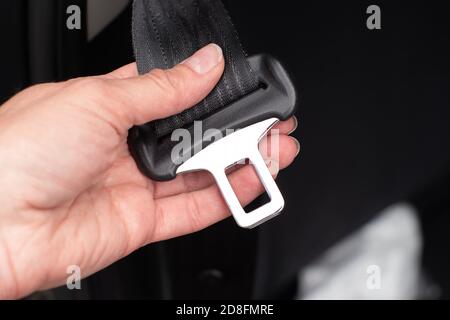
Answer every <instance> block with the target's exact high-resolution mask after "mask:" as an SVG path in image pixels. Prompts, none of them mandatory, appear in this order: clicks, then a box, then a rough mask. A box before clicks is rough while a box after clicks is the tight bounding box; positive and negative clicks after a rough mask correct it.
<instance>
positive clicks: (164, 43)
mask: <svg viewBox="0 0 450 320" xmlns="http://www.w3.org/2000/svg"><path fill="white" fill-rule="evenodd" d="M132 33H133V46H134V51H135V57H136V62H137V66H138V70H139V73H140V74H145V73H147V72H149V71H151V70H152V69H155V68H162V69H167V68H171V67H173V66H175V65H176V64H178V63H180V62H181V61H183V60H185V59H186V58H188V57H189V56H191V55H192V54H193V53H194V52H195V51H197V50H198V49H200V48H201V47H203V46H205V45H207V44H209V43H212V42H213V43H216V44H218V45H219V46H220V47H221V48H222V50H223V53H224V58H225V71H224V74H223V76H222V78H221V80H220V81H219V83H218V84H217V86H216V87H215V88H214V89H213V91H212V92H211V93H210V94H209V95H208V96H207V97H206V98H205V99H204V100H203V101H201V102H200V103H199V104H197V105H196V106H194V107H193V108H190V109H188V110H185V111H183V112H181V113H179V114H177V115H174V116H171V117H169V118H166V119H162V120H157V121H153V122H150V123H147V124H145V125H142V126H137V127H134V128H132V129H131V130H130V134H129V141H128V142H129V146H130V151H131V154H132V155H133V157H134V158H135V160H136V163H137V165H138V167H139V169H140V170H141V171H142V172H143V173H144V174H145V175H146V176H148V177H149V178H152V179H155V180H163V181H164V180H170V179H174V178H175V176H176V175H177V174H180V173H184V172H191V171H197V170H207V171H209V172H211V173H212V175H213V176H214V178H215V180H216V183H217V184H218V187H219V189H220V191H221V193H222V195H223V197H224V199H225V201H226V203H227V204H228V206H229V208H230V211H231V212H232V214H233V216H234V218H235V220H236V222H237V223H238V225H240V226H241V227H246V228H252V227H255V226H257V225H259V224H260V223H262V222H264V221H266V220H268V219H270V218H272V217H274V216H275V215H277V214H278V213H280V212H281V210H282V208H283V206H284V200H283V197H282V195H281V193H280V191H279V189H278V187H277V186H276V184H275V182H274V180H273V178H272V176H271V174H270V171H269V169H268V168H267V166H266V164H265V161H264V160H263V158H262V156H261V154H260V152H259V150H258V142H259V141H260V139H261V138H262V137H263V136H264V135H265V134H266V133H267V132H268V130H269V129H270V128H271V127H272V126H273V125H274V124H275V123H277V122H278V121H280V120H287V119H288V118H289V117H290V116H291V115H292V114H293V112H294V108H295V105H296V93H295V89H294V87H293V85H292V82H291V81H290V79H289V76H288V74H287V73H286V71H285V70H284V68H283V67H282V66H281V64H280V63H279V62H278V61H277V60H275V59H274V58H272V57H270V56H267V55H259V56H254V57H250V58H246V55H245V53H244V51H243V49H242V47H241V44H240V41H239V39H238V36H237V33H236V30H235V28H234V26H233V24H232V22H231V18H230V17H229V15H228V13H227V11H226V9H225V7H224V5H223V4H222V2H221V1H220V0H135V1H134V3H133V27H132ZM198 121H201V127H202V129H203V132H202V134H200V136H199V135H198V134H196V132H195V131H196V130H197V129H198ZM180 128H183V129H185V130H187V132H189V134H190V137H192V140H191V142H190V143H189V145H187V146H186V145H185V144H183V146H184V147H183V149H182V150H181V152H179V153H174V152H173V150H175V149H174V147H175V146H176V145H177V144H178V143H179V141H178V140H176V139H174V138H173V137H172V133H173V132H174V130H176V129H180ZM237 129H239V130H237ZM230 130H236V131H233V133H231V134H227V133H229V132H230ZM218 133H220V134H218ZM245 159H249V160H250V162H251V163H252V164H253V165H254V167H255V169H256V172H257V174H258V176H259V178H260V180H261V182H262V184H263V185H264V187H265V189H266V191H267V193H268V195H269V198H270V202H268V203H266V204H265V205H263V206H261V207H259V208H257V209H255V210H254V211H252V212H250V213H246V212H245V211H244V209H243V208H242V206H241V205H240V203H239V201H238V199H237V197H236V194H235V193H234V191H233V189H232V187H231V185H230V183H229V181H228V178H227V176H226V173H225V170H226V169H227V168H228V167H230V166H232V165H234V164H236V163H238V162H239V161H241V160H245Z"/></svg>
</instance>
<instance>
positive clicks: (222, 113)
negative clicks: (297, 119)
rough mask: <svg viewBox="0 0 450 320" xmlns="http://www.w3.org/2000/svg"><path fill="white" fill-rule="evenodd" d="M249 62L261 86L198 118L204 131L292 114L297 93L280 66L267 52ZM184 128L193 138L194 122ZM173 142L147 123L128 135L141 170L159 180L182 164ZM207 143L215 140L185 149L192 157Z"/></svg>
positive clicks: (174, 171)
mask: <svg viewBox="0 0 450 320" xmlns="http://www.w3.org/2000/svg"><path fill="white" fill-rule="evenodd" d="M248 61H249V63H250V66H251V67H252V69H253V71H254V72H255V73H256V75H257V76H258V78H259V81H260V83H261V86H260V88H259V89H257V90H255V91H253V92H251V93H250V94H248V95H246V96H244V97H242V98H241V99H240V100H238V101H235V102H234V103H232V104H230V105H229V106H227V107H225V108H222V109H220V110H218V111H216V112H214V113H212V114H209V115H208V116H207V117H206V118H204V119H201V120H202V127H203V130H204V131H206V130H208V129H217V130H219V131H221V132H222V134H224V135H225V133H226V131H227V129H233V130H236V129H240V128H244V127H247V126H250V125H252V124H255V123H257V122H260V121H263V120H266V119H269V118H277V119H279V120H287V119H288V118H289V117H291V116H292V115H293V113H294V110H295V107H296V102H297V95H296V92H295V89H294V86H293V84H292V82H291V80H290V78H289V76H288V74H287V72H286V70H285V69H284V68H283V66H282V65H281V64H280V63H279V62H278V61H277V60H276V59H275V58H273V57H271V56H268V55H256V56H252V57H249V58H248ZM186 129H187V130H189V131H190V133H191V136H192V137H195V135H194V126H193V125H191V126H190V127H187V128H186ZM176 143H178V142H177V141H175V142H174V141H171V136H170V135H168V136H166V137H162V138H159V139H157V138H156V137H155V135H154V133H153V132H152V130H151V129H150V128H149V126H148V125H142V126H137V127H134V128H132V129H131V130H130V133H129V137H128V144H129V148H130V151H131V154H132V156H133V158H134V159H135V161H136V163H137V165H138V167H139V169H140V170H141V172H143V173H144V174H145V175H146V176H147V177H149V178H151V179H154V180H159V181H164V180H171V179H173V178H175V176H176V171H177V168H178V167H179V166H180V165H181V163H182V160H181V157H182V155H179V156H180V159H173V158H172V157H173V155H172V154H171V150H172V147H173V146H174V145H175V144H176ZM210 143H214V142H211V141H210V140H209V139H204V138H201V139H197V140H194V141H192V144H191V148H190V149H189V150H185V151H187V152H188V154H190V155H192V156H193V155H194V154H195V152H194V151H195V150H199V149H201V148H205V147H207V146H208V145H209V144H210ZM199 146H201V148H199ZM184 159H185V158H184ZM173 160H176V161H173ZM185 160H186V159H185Z"/></svg>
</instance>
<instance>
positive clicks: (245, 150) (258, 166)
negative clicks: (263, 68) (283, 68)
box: [177, 118, 284, 228]
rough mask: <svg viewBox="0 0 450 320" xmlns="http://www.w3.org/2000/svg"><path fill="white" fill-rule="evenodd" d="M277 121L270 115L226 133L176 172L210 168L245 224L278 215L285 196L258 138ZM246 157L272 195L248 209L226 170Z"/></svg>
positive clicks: (245, 226)
mask: <svg viewBox="0 0 450 320" xmlns="http://www.w3.org/2000/svg"><path fill="white" fill-rule="evenodd" d="M278 121H279V120H278V119H277V118H270V119H267V120H264V121H261V122H258V123H255V124H253V125H250V126H247V127H245V128H243V129H240V130H238V131H235V132H233V133H231V134H229V135H227V136H225V137H223V138H222V139H220V140H218V141H216V142H214V143H212V144H210V145H208V146H207V147H206V148H205V149H203V150H201V151H200V152H198V153H196V154H195V155H194V156H193V157H191V158H190V159H188V160H187V161H185V162H184V163H183V164H182V165H180V166H179V167H178V169H177V174H179V173H184V172H191V171H197V170H207V171H209V172H211V174H212V175H213V176H214V179H215V180H216V182H217V185H218V186H219V189H220V191H221V193H222V195H223V197H224V199H225V201H226V203H227V204H228V207H229V208H230V211H231V213H232V214H233V216H234V219H235V220H236V222H237V224H238V225H239V226H241V227H243V228H253V227H256V226H257V225H259V224H261V223H263V222H265V221H267V220H269V219H271V218H273V217H275V216H276V215H277V214H279V213H280V211H281V210H282V209H283V207H284V199H283V196H282V195H281V192H280V190H279V189H278V186H277V184H276V183H275V181H274V179H273V177H272V175H271V173H270V171H269V169H268V168H267V166H266V163H265V161H264V159H263V157H262V155H261V153H260V152H259V149H258V143H259V141H260V140H261V139H262V138H263V137H264V135H265V134H266V133H267V132H268V131H269V130H270V128H271V127H272V126H273V125H274V124H275V123H277V122H278ZM244 159H249V160H250V163H251V164H252V165H253V166H254V168H255V171H256V172H257V174H258V176H259V179H260V181H261V182H262V184H263V186H264V188H265V189H266V192H267V194H268V195H269V198H270V202H268V203H266V204H264V205H262V206H261V207H259V208H257V209H255V210H253V211H252V212H249V213H246V212H245V210H244V208H243V207H242V206H241V204H240V202H239V200H238V198H237V196H236V194H235V192H234V190H233V188H232V187H231V184H230V182H229V180H228V178H227V176H226V172H225V171H226V169H227V168H229V167H231V166H233V165H234V164H236V163H238V162H239V161H241V160H244Z"/></svg>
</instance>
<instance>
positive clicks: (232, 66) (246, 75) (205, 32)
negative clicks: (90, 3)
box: [132, 0, 259, 137]
mask: <svg viewBox="0 0 450 320" xmlns="http://www.w3.org/2000/svg"><path fill="white" fill-rule="evenodd" d="M133 6H134V7H133V30H132V32H133V45H134V50H135V56H136V61H137V65H138V70H139V73H140V74H144V73H147V72H149V71H151V70H152V69H155V68H161V69H167V68H171V67H173V66H175V65H176V64H178V63H180V62H181V61H183V60H185V59H186V58H188V57H189V56H191V55H192V54H193V53H194V52H195V51H197V50H198V49H200V48H202V47H203V46H205V45H207V44H209V43H216V44H217V45H219V46H220V47H221V48H222V50H223V53H224V57H225V71H224V74H223V76H222V78H221V80H220V82H219V83H218V85H217V86H216V87H215V89H214V90H213V91H212V92H211V93H210V94H209V96H208V97H207V98H206V99H204V100H203V101H201V102H200V103H199V104H197V105H196V106H195V107H193V108H191V109H188V110H186V111H184V112H182V113H180V114H177V115H175V116H172V117H169V118H166V119H162V120H158V121H154V122H152V123H150V124H149V125H150V126H151V129H152V130H154V133H155V134H156V136H157V137H162V136H166V135H168V134H170V133H171V132H172V131H173V130H175V129H177V128H181V127H183V126H185V125H188V124H191V123H192V122H194V121H195V120H199V119H201V118H202V117H204V116H206V115H208V114H210V113H211V112H213V111H216V110H217V109H220V108H222V107H225V106H227V105H229V104H230V103H232V102H233V101H236V100H238V99H239V98H241V97H243V96H245V95H246V94H248V93H250V92H252V91H254V90H255V89H257V88H258V85H259V84H258V80H257V77H256V75H255V74H254V73H253V72H252V70H251V68H250V65H249V63H248V61H247V60H246V56H245V54H244V51H243V49H242V47H241V44H240V42H239V39H238V36H237V33H236V30H235V28H234V26H233V24H232V22H231V19H230V17H229V15H228V13H227V11H226V9H225V7H224V6H223V4H222V2H221V1H220V0H135V1H134V4H133Z"/></svg>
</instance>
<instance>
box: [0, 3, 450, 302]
mask: <svg viewBox="0 0 450 320" xmlns="http://www.w3.org/2000/svg"><path fill="white" fill-rule="evenodd" d="M224 2H225V5H226V7H227V8H228V10H229V12H230V15H231V16H232V18H233V21H234V22H235V25H236V28H237V30H238V32H239V34H240V38H241V41H242V43H243V46H244V48H245V49H246V51H247V53H248V54H249V55H251V54H256V53H262V52H266V53H270V54H272V55H274V56H275V57H277V58H278V59H280V60H281V61H282V62H283V64H284V65H285V67H286V68H287V69H288V70H289V72H290V73H291V75H292V77H293V79H294V80H295V84H296V87H297V89H298V91H299V93H300V104H299V108H298V111H297V114H296V116H297V118H298V119H299V128H298V130H297V132H296V133H295V136H296V137H297V138H298V139H299V140H300V142H301V144H302V153H301V156H300V158H299V159H298V160H297V161H296V162H295V163H294V165H293V166H292V167H290V168H289V169H287V170H286V171H285V172H283V173H281V174H280V176H279V179H278V184H279V186H280V188H281V190H282V192H283V194H284V196H285V199H286V203H287V207H286V209H285V211H284V213H283V214H282V215H280V216H279V217H277V218H276V219H274V220H271V221H270V222H268V223H266V224H264V225H262V226H260V227H258V228H256V229H253V230H250V231H249V230H242V229H240V228H238V227H237V226H236V224H235V223H234V221H233V220H232V219H228V220H226V221H224V222H221V223H219V224H217V225H215V226H213V227H211V228H208V229H207V230H204V231H201V232H198V233H196V234H193V235H189V236H185V237H182V238H177V239H173V240H169V241H165V242H161V243H156V244H152V245H149V246H147V247H145V248H142V249H140V250H139V251H137V252H135V253H133V254H132V255H130V256H129V257H127V258H125V259H123V260H121V261H119V262H117V263H115V264H113V265H112V266H110V267H109V268H107V269H105V270H103V271H101V272H98V273H97V274H95V275H93V276H91V277H89V278H88V279H85V280H83V282H82V289H81V290H68V289H67V288H66V287H63V288H58V289H54V290H49V291H46V292H39V293H35V294H33V295H32V296H30V297H29V299H105V298H111V299H127V298H138V299H141V298H142V299H186V298H187V299H197V298H198V299H223V298H229V299H249V298H252V299H448V298H449V297H450V274H449V272H448V270H449V268H450V255H449V253H450V236H449V232H448V231H447V228H448V227H449V226H450V149H449V142H450V61H449V57H450V23H449V20H448V8H447V6H446V5H445V4H444V3H443V2H437V1H426V2H425V1H422V2H414V3H413V2H411V1H395V2H394V1H377V2H376V3H372V2H368V1H353V2H351V3H350V2H341V1H340V2H338V1H320V2H318V1H303V0H301V1H277V2H274V1H261V0H260V1H250V0H248V1H237V0H228V1H224ZM372 4H376V5H378V6H379V7H380V9H381V29H380V30H369V29H368V28H367V26H366V20H367V18H368V17H369V14H367V13H366V10H367V8H368V7H369V5H372ZM70 5H77V6H79V7H80V8H81V14H82V22H81V29H79V30H69V29H67V27H66V20H67V17H68V14H67V13H66V10H67V8H68V7H69V6H70ZM0 40H1V41H2V50H1V52H0V67H1V70H2V71H3V72H2V75H1V76H0V102H4V101H5V100H6V99H8V98H9V97H11V96H12V95H14V94H15V93H17V92H18V91H20V90H21V89H23V88H25V87H27V86H29V85H31V84H34V83H40V82H47V81H61V80H64V79H68V78H72V77H76V76H82V75H94V74H100V73H106V72H108V71H110V70H112V69H115V68H117V67H119V66H122V65H124V64H126V63H128V62H131V61H133V60H134V58H133V50H132V42H131V1H128V0H87V1H86V0H3V1H1V2H0ZM69 134H70V133H69Z"/></svg>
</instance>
